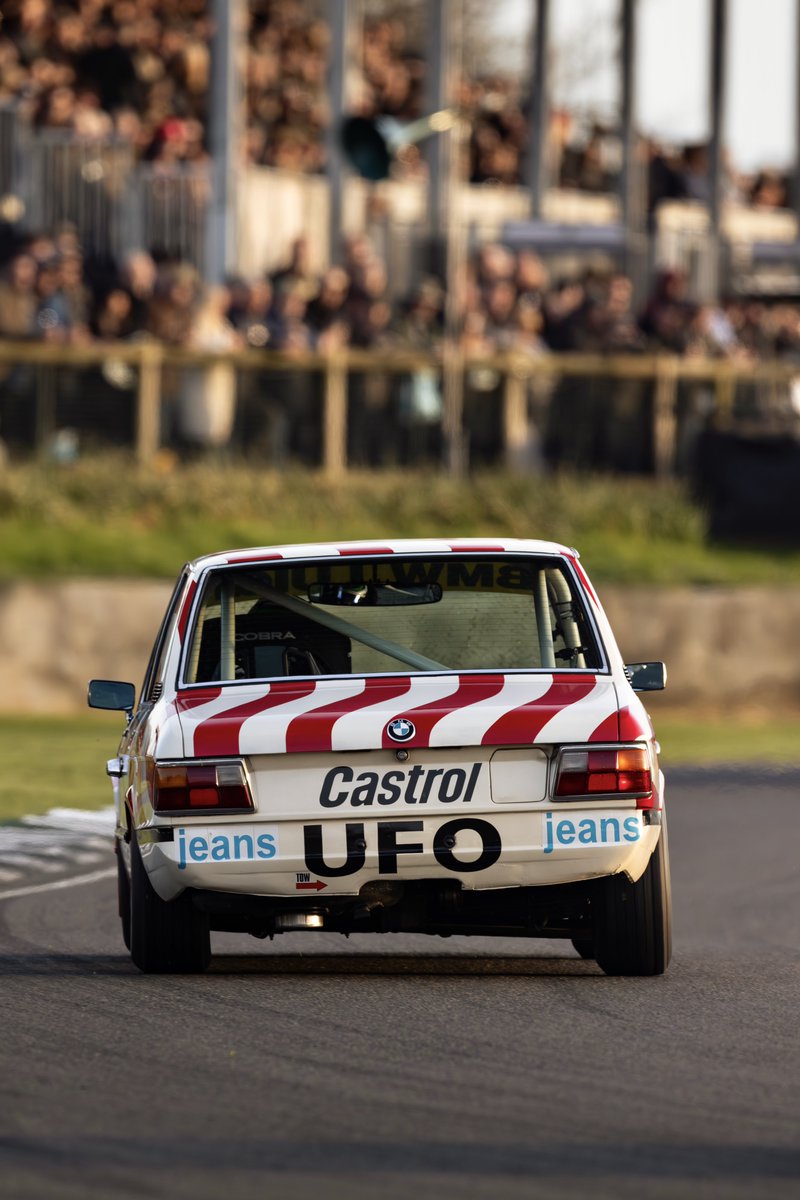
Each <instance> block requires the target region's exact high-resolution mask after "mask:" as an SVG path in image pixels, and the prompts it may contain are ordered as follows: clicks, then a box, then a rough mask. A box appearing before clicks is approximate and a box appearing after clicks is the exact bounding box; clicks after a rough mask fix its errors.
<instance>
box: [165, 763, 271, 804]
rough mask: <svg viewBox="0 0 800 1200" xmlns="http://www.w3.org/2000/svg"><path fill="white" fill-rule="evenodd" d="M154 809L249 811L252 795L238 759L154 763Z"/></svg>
mask: <svg viewBox="0 0 800 1200" xmlns="http://www.w3.org/2000/svg"><path fill="white" fill-rule="evenodd" d="M153 809H154V811H155V812H157V813H164V814H166V813H181V814H183V813H187V812H198V813H200V812H209V811H210V810H212V809H213V810H215V811H220V810H221V811H223V812H228V813H230V812H240V813H242V812H252V811H253V798H252V796H251V795H250V789H249V787H248V786H247V778H246V776H245V773H244V767H243V765H242V763H241V762H237V761H233V762H230V761H229V762H220V763H157V764H156V768H155V773H154V778H153Z"/></svg>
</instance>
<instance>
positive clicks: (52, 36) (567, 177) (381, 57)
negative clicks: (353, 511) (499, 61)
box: [0, 0, 789, 209]
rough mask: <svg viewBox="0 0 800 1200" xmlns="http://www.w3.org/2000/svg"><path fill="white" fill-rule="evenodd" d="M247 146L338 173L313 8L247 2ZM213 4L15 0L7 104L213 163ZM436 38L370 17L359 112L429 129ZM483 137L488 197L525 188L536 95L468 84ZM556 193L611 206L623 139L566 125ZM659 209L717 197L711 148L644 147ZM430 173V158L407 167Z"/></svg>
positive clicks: (305, 1) (476, 129)
mask: <svg viewBox="0 0 800 1200" xmlns="http://www.w3.org/2000/svg"><path fill="white" fill-rule="evenodd" d="M246 12H247V21H248V26H247V43H248V53H247V63H246V69H245V74H244V80H245V100H246V103H245V111H246V133H245V147H244V154H245V157H246V160H247V161H248V162H251V163H253V164H259V165H267V166H274V167H281V168H286V169H289V170H294V171H301V172H320V171H323V170H324V167H325V131H326V128H327V126H328V123H329V120H330V112H329V104H328V98H327V92H326V72H327V66H328V54H329V46H330V27H329V25H328V23H327V21H326V20H325V6H324V4H321V3H313V2H311V0H247V3H246ZM212 32H213V23H212V20H211V17H210V15H209V3H208V0H5V3H4V4H3V21H2V24H1V25H0V104H2V103H3V102H14V103H15V104H16V105H17V106H18V107H19V108H20V110H21V112H22V113H23V114H24V115H25V116H26V117H27V118H28V119H30V121H31V122H32V124H33V125H34V126H35V127H37V128H39V129H45V130H62V131H63V130H67V131H71V132H73V133H74V134H75V135H76V136H78V137H82V138H102V137H108V136H111V135H114V134H116V135H118V136H121V137H124V138H126V139H128V140H129V141H130V142H131V143H132V145H133V146H134V148H135V151H136V153H137V155H138V156H139V157H140V158H142V159H145V160H148V161H152V162H156V163H166V164H170V163H189V164H191V163H202V162H204V161H206V160H207V158H208V146H207V136H206V134H207V124H206V122H207V116H208V114H207V97H208V89H209V81H210V51H209V41H210V38H211V36H212ZM419 42H420V35H419V34H418V33H417V34H416V36H414V35H413V31H412V32H410V30H409V27H408V25H407V23H406V22H404V21H403V20H400V19H397V18H381V19H374V18H370V19H368V20H367V21H366V22H365V24H364V27H363V31H362V37H361V39H360V46H361V51H360V57H359V59H358V61H357V62H356V63H355V64H354V66H353V69H352V71H351V73H350V76H349V78H348V91H349V93H350V101H349V103H350V105H351V107H352V108H354V109H355V110H357V111H359V112H362V113H367V114H373V115H378V114H382V115H385V116H389V117H394V118H396V119H397V120H399V121H407V120H413V119H414V118H416V117H418V116H420V115H421V114H422V113H423V112H424V108H425V58H424V53H423V52H422V49H421V46H420V45H419V44H417V43H419ZM457 101H458V104H459V105H460V107H461V109H462V110H463V111H464V112H465V113H466V115H467V117H468V119H469V122H470V127H471V131H472V132H471V138H470V145H469V161H468V163H467V164H466V170H467V171H468V175H469V178H470V180H471V181H472V182H473V183H484V184H500V185H503V184H505V185H516V184H520V183H523V182H524V177H525V169H526V168H525V162H526V155H527V152H528V121H527V96H526V89H525V87H524V86H523V83H522V81H521V80H520V79H515V78H512V77H511V76H504V75H502V74H497V73H493V74H490V75H479V74H475V75H473V76H471V77H468V78H467V77H465V78H463V79H462V81H461V82H460V84H459V86H458V96H457ZM549 139H550V149H551V153H550V160H551V163H552V166H553V171H554V177H555V180H556V181H557V182H558V183H559V184H561V185H562V186H564V187H573V188H578V189H580V190H583V191H590V192H607V191H609V190H611V189H613V188H614V187H615V185H616V182H617V178H618V175H619V167H620V144H619V138H618V136H617V134H616V132H615V131H614V130H611V129H608V128H605V127H604V126H603V125H602V124H599V123H597V122H596V121H592V120H587V119H585V118H582V117H580V116H579V115H576V114H570V113H567V112H554V113H553V114H552V117H551V125H550V130H549ZM642 152H643V154H644V155H646V159H647V162H648V164H649V175H650V204H651V209H652V208H653V207H654V206H655V205H656V204H657V203H658V202H659V201H660V200H662V199H699V200H705V199H707V193H708V171H707V164H706V161H705V159H706V150H705V147H703V146H686V147H676V148H669V147H664V146H660V145H657V144H654V143H650V142H644V141H643V142H642ZM396 169H397V171H398V172H400V173H402V174H405V175H407V176H408V175H414V174H421V173H424V170H425V167H424V161H423V159H422V156H421V154H420V153H419V150H418V149H417V148H409V149H408V151H407V152H405V153H404V154H402V155H401V156H400V158H399V160H398V162H397V164H396ZM728 188H729V192H730V194H731V196H733V197H735V198H736V199H738V200H739V201H741V202H743V203H747V204H752V205H755V206H758V207H767V208H779V207H783V206H785V205H786V204H787V202H788V199H789V195H788V183H787V179H786V177H785V176H783V175H781V174H779V173H777V172H772V171H763V172H760V173H757V174H754V175H750V176H742V175H737V173H736V172H735V171H734V170H733V169H732V168H731V169H730V170H729V171H728Z"/></svg>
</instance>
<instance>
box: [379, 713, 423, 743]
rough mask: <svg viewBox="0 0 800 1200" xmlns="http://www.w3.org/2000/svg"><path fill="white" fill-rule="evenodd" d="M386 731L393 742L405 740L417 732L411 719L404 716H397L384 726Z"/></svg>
mask: <svg viewBox="0 0 800 1200" xmlns="http://www.w3.org/2000/svg"><path fill="white" fill-rule="evenodd" d="M386 732H387V733H388V735H389V737H390V738H391V739H392V741H393V742H407V741H409V739H410V738H413V736H414V734H415V733H416V732H417V729H416V726H415V725H414V722H413V721H409V720H408V719H407V718H406V717H397V718H396V719H395V720H394V721H390V722H389V724H388V725H387V726H386Z"/></svg>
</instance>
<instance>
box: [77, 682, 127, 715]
mask: <svg viewBox="0 0 800 1200" xmlns="http://www.w3.org/2000/svg"><path fill="white" fill-rule="evenodd" d="M86 698H87V700H88V702H89V708H110V709H113V710H114V711H122V712H126V713H128V714H129V715H130V714H131V713H132V712H133V706H134V704H135V703H136V688H135V687H134V686H133V684H132V683H120V681H119V680H117V679H91V680H90V681H89V693H88V695H87V697H86Z"/></svg>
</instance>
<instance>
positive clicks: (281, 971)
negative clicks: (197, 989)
mask: <svg viewBox="0 0 800 1200" xmlns="http://www.w3.org/2000/svg"><path fill="white" fill-rule="evenodd" d="M208 974H209V975H210V976H220V975H223V976H230V975H288V976H291V975H298V976H299V975H327V976H337V975H338V976H351V975H375V976H377V975H395V976H404V977H414V976H436V975H438V976H458V975H467V976H476V975H487V976H497V977H501V976H509V975H510V976H520V975H527V976H540V977H567V978H574V977H580V976H585V977H588V978H598V979H603V978H605V976H603V974H602V972H601V971H600V969H599V967H598V966H597V965H596V964H595V963H593V962H585V961H584V960H583V959H579V958H525V957H523V956H521V955H520V956H506V957H493V956H492V957H490V956H481V955H465V954H451V955H446V954H445V955H441V954H438V955H434V954H431V955H425V954H265V955H257V954H254V955H243V954H242V955H233V954H220V955H217V956H215V957H214V958H212V960H211V967H210V968H209V972H208ZM26 975H29V976H40V975H47V976H50V977H53V976H56V977H57V976H80V977H83V978H87V977H90V976H92V975H102V976H108V975H133V976H135V977H140V976H139V972H138V971H137V970H136V968H135V967H134V965H133V963H132V962H131V960H130V959H129V958H128V957H127V955H124V954H122V955H119V956H117V955H114V956H110V955H97V956H95V955H89V954H3V955H0V978H2V977H3V976H26Z"/></svg>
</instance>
